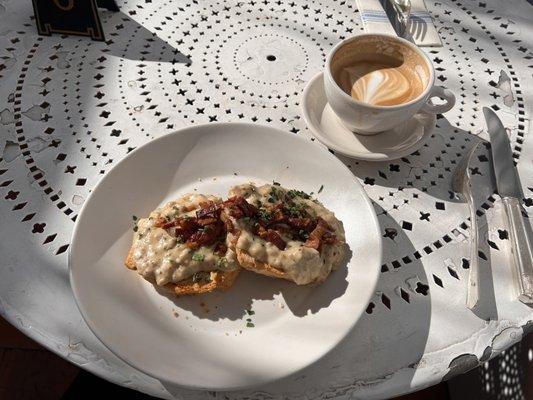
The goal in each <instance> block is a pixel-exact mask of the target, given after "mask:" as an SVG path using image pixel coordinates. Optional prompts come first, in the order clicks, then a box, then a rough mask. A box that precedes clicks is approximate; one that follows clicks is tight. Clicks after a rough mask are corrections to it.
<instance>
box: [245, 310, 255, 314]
mask: <svg viewBox="0 0 533 400" xmlns="http://www.w3.org/2000/svg"><path fill="white" fill-rule="evenodd" d="M246 313H247V314H248V315H254V314H255V311H254V310H246Z"/></svg>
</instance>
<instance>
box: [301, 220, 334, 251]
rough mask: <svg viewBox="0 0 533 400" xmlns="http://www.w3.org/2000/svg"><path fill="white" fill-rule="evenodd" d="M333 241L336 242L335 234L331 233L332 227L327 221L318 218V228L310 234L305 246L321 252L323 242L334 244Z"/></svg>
mask: <svg viewBox="0 0 533 400" xmlns="http://www.w3.org/2000/svg"><path fill="white" fill-rule="evenodd" d="M332 240H335V233H333V232H332V231H331V227H330V226H329V225H328V223H327V222H326V221H324V220H323V219H322V218H320V217H318V218H317V224H316V227H315V229H313V231H312V232H311V233H310V234H309V239H307V241H306V242H305V243H304V246H306V247H311V248H313V249H315V250H318V251H320V247H321V245H322V242H324V243H332Z"/></svg>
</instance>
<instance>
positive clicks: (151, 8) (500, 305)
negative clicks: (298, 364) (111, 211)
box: [0, 0, 533, 399]
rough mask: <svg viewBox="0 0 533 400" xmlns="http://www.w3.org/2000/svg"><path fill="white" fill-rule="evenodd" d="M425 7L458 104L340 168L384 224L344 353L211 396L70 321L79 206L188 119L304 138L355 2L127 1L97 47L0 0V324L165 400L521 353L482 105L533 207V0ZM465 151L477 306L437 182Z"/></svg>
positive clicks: (326, 394) (403, 378)
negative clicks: (476, 232)
mask: <svg viewBox="0 0 533 400" xmlns="http://www.w3.org/2000/svg"><path fill="white" fill-rule="evenodd" d="M428 7H429V9H430V12H431V14H432V16H433V17H434V18H435V23H436V26H437V28H438V30H439V32H440V35H441V37H442V39H443V43H444V47H442V48H435V49H430V48H426V51H427V52H428V54H429V55H430V57H431V58H432V59H433V62H434V64H435V67H436V74H437V83H438V84H440V85H443V86H446V87H447V88H449V89H451V90H452V91H453V92H454V93H455V94H456V96H457V104H456V106H455V108H454V109H453V110H452V111H450V112H449V113H447V114H446V115H444V116H439V118H438V121H437V128H436V130H435V132H434V133H433V134H432V135H431V138H430V139H429V140H428V141H427V143H425V144H424V146H423V147H422V148H421V149H420V150H419V151H417V152H415V153H414V154H412V155H410V156H409V157H405V158H402V159H399V160H395V161H392V162H380V163H370V162H361V161H359V162H358V161H356V160H351V159H348V158H343V157H340V158H341V159H342V161H343V162H345V163H346V165H347V166H348V167H349V168H350V169H351V170H352V171H353V173H354V175H355V176H356V177H357V179H359V180H360V181H361V183H362V184H363V185H364V187H365V189H366V191H367V193H368V194H369V196H370V197H371V199H372V200H373V202H374V206H375V209H376V212H377V214H378V217H379V222H380V226H381V230H382V236H383V245H384V262H383V265H382V266H381V272H382V273H381V276H380V280H379V282H378V287H377V291H376V293H375V295H374V298H373V299H372V301H371V302H370V303H369V305H368V308H367V309H366V313H365V314H364V316H363V317H362V318H361V319H360V320H359V322H358V323H357V325H356V327H355V329H354V331H353V332H352V333H351V334H350V335H349V337H348V338H347V339H346V340H344V341H343V342H342V344H341V345H340V346H338V347H337V348H336V349H334V350H333V351H332V352H331V353H330V354H328V355H327V356H326V357H325V358H324V359H322V360H321V361H320V362H318V363H317V364H315V365H313V366H311V367H309V368H307V369H306V370H304V371H302V372H301V373H298V374H297V375H295V376H292V377H290V378H287V379H285V380H283V381H281V382H277V383H276V384H271V385H268V386H265V387H262V388H258V389H255V390H246V391H238V392H232V393H213V392H209V393H205V392H194V391H189V390H185V389H179V388H173V387H171V386H169V385H167V384H165V383H162V382H159V381H156V380H154V379H152V378H150V377H148V376H146V375H144V374H142V373H141V372H138V371H136V370H133V369H132V368H130V367H129V366H127V365H126V364H124V363H123V362H121V361H120V360H119V359H117V358H116V357H115V356H113V355H112V354H111V353H110V352H109V351H108V350H107V349H106V348H105V347H104V346H103V345H102V344H101V343H100V342H99V341H98V340H97V339H96V338H95V337H94V335H92V333H91V332H90V331H89V329H88V328H87V326H86V325H85V324H84V322H83V320H82V319H81V316H80V314H79V312H78V310H77V308H76V305H75V302H74V299H73V297H72V293H71V290H70V286H69V282H68V271H67V253H68V251H67V250H68V246H69V240H70V234H71V231H72V227H73V225H74V221H75V220H76V216H77V213H78V212H79V210H80V207H81V206H82V204H83V202H84V200H85V199H86V198H87V196H88V195H89V193H90V191H91V188H92V187H94V185H95V184H96V183H97V182H98V180H99V179H100V178H101V177H102V175H103V174H104V173H105V172H106V171H108V170H109V169H110V168H111V167H112V166H113V165H114V164H115V163H116V162H117V161H118V160H120V159H121V158H122V157H124V156H125V155H126V154H128V153H129V152H130V151H132V150H133V149H135V148H136V147H138V146H140V145H142V144H143V143H146V142H147V141H149V140H150V139H152V138H154V137H157V136H160V135H164V134H166V133H168V132H171V131H173V130H176V129H179V128H181V127H184V126H189V125H192V124H199V123H210V122H217V121H219V122H220V121H247V122H250V121H252V122H255V123H258V124H270V125H273V126H277V127H279V128H281V129H284V130H286V131H289V132H292V133H294V134H298V135H304V136H305V137H308V138H309V140H314V139H313V138H312V136H311V134H310V132H309V131H308V129H307V128H306V125H305V122H304V121H303V120H302V118H301V112H300V101H301V94H302V90H303V87H304V85H305V83H306V82H307V81H308V80H309V79H310V78H311V77H312V76H314V75H315V74H316V73H318V72H319V71H320V70H321V69H322V66H323V63H324V59H325V55H326V54H327V52H328V51H329V49H330V48H331V47H332V46H333V45H334V44H335V43H337V42H338V41H340V40H341V39H343V38H345V37H348V36H350V35H352V34H355V33H358V32H361V31H362V25H361V21H360V17H359V14H358V13H357V10H356V8H355V2H354V1H334V0H323V1H319V0H310V1H296V0H277V1H274V0H247V1H241V2H237V1H235V0H231V1H220V2H218V1H212V0H206V1H196V0H183V1H170V0H168V1H160V2H158V1H150V0H143V1H134V0H126V1H123V2H122V3H121V4H120V9H121V12H119V13H109V12H102V13H101V15H102V20H103V21H102V22H103V25H104V30H105V32H106V35H107V41H106V42H104V43H99V42H92V41H90V40H88V39H86V38H77V37H58V36H54V37H40V36H38V35H37V34H36V30H35V26H34V21H33V17H32V10H31V5H30V4H29V2H19V1H15V0H7V1H6V0H3V1H0V20H1V26H0V232H1V238H2V240H0V254H2V260H1V261H0V265H1V268H0V313H1V314H2V315H3V316H4V317H5V318H7V319H8V320H9V321H10V322H11V323H13V324H14V325H15V326H16V327H18V328H19V329H20V330H22V331H23V332H25V333H26V334H27V335H29V336H31V337H32V338H34V339H36V340H37V341H39V342H40V343H42V344H44V345H45V346H47V347H48V348H49V349H51V350H52V351H54V352H56V353H58V354H60V355H62V356H63V357H65V358H67V359H68V360H70V361H71V362H73V363H75V364H77V365H79V366H81V367H83V368H86V369H88V370H90V371H92V372H93V373H95V374H98V375H100V376H103V377H105V378H107V379H110V380H112V381H114V382H116V383H119V384H121V385H125V386H128V387H132V388H136V389H138V390H141V391H143V392H146V393H150V394H153V395H157V396H161V397H166V398H170V397H172V396H176V397H178V398H205V396H206V395H209V396H210V397H213V398H230V399H269V398H284V397H290V398H296V399H299V398H301V399H303V398H311V399H318V398H332V397H336V398H380V397H385V396H392V395H396V394H400V393H403V392H407V391H412V390H414V389H416V388H421V387H425V386H428V385H431V384H434V383H436V382H439V381H441V380H443V379H446V378H449V377H451V376H453V375H455V374H459V373H461V372H464V371H466V370H467V369H470V368H473V367H474V366H477V365H478V364H479V363H482V362H484V361H486V360H488V359H489V358H491V357H494V356H496V355H497V354H499V353H500V352H502V351H503V350H504V349H506V348H507V347H508V346H510V345H511V344H513V343H515V342H517V341H519V340H520V339H521V337H522V336H523V334H524V333H526V332H527V331H529V330H530V329H531V326H532V325H531V321H532V320H533V312H532V311H531V309H530V308H528V307H526V306H525V305H523V304H521V303H519V302H517V301H516V300H514V297H513V290H512V287H513V283H512V282H513V280H512V271H511V266H510V256H511V253H510V245H509V234H508V231H507V229H506V227H505V223H504V220H503V217H502V212H503V208H502V205H501V202H500V199H499V197H498V195H497V193H496V192H495V186H494V182H493V177H492V175H491V170H490V143H489V142H488V137H487V134H486V132H485V131H484V128H485V123H484V121H483V118H482V114H481V108H482V107H483V106H490V107H492V108H493V109H494V110H497V112H498V114H499V115H500V116H501V118H502V120H503V121H504V123H505V124H506V126H507V127H508V130H509V134H510V136H511V142H512V146H513V151H514V155H515V159H516V162H517V167H518V171H519V174H520V178H521V182H522V186H523V191H524V208H525V210H526V211H527V212H529V215H531V213H532V212H533V174H532V173H531V172H532V171H533V168H532V161H533V143H532V141H533V139H532V136H531V134H530V131H531V121H530V118H531V113H532V105H533V84H532V82H533V80H532V77H533V52H532V51H531V49H533V24H531V20H530V18H531V16H532V15H533V8H532V7H531V6H530V5H528V4H527V3H525V2H523V1H517V0H514V1H511V2H505V3H504V2H501V3H499V2H496V1H495V0H493V1H473V2H467V1H464V2H462V1H458V0H446V1H434V0H430V1H428ZM528 22H529V24H528ZM476 140H481V141H482V142H483V145H482V146H479V148H478V150H477V152H476V154H475V157H474V161H475V162H474V165H472V172H473V173H474V185H475V197H476V205H477V209H478V211H477V214H478V218H479V221H480V225H481V230H482V232H481V235H482V236H481V237H482V240H481V247H480V250H479V257H480V261H481V274H482V279H483V282H484V283H483V285H482V287H481V293H482V299H481V301H482V305H481V307H480V309H479V310H478V311H477V312H476V313H472V312H471V311H469V310H468V309H467V308H466V307H465V288H466V280H467V275H468V268H469V260H468V249H469V238H468V237H469V220H468V208H467V206H466V204H465V203H464V202H462V201H461V200H460V199H458V198H457V197H456V196H455V195H454V193H453V192H451V189H450V182H451V176H452V173H453V170H454V168H455V166H456V165H457V164H458V162H459V160H461V158H462V157H463V156H464V155H465V154H466V152H467V151H468V149H469V148H470V147H471V146H472V145H473V144H474V143H475V141H476ZM317 145H320V144H319V143H317ZM317 168H320V166H319V165H317ZM332 179H334V177H332ZM132 184H135V182H132ZM324 190H327V182H324ZM112 206H117V207H119V206H120V204H115V205H112ZM243 368H246V366H243ZM206 379H208V378H206Z"/></svg>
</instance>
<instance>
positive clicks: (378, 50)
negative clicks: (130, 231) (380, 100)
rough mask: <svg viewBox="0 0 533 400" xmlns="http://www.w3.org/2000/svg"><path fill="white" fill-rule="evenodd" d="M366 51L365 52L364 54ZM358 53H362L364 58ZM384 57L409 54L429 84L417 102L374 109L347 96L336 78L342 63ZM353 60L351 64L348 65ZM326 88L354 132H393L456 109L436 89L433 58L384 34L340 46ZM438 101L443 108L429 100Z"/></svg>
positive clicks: (328, 69)
mask: <svg viewBox="0 0 533 400" xmlns="http://www.w3.org/2000/svg"><path fill="white" fill-rule="evenodd" d="M363 49H364V50H363ZM358 52H361V53H360V54H359V53H358ZM369 52H370V53H371V54H370V55H371V56H375V57H378V58H379V57H381V56H382V55H383V57H386V56H390V55H391V54H392V55H394V54H405V57H410V59H411V60H414V61H410V63H411V64H409V65H415V61H416V63H418V62H420V63H421V64H422V65H416V66H415V67H414V68H415V69H416V72H417V74H419V75H418V76H419V77H421V79H422V80H423V84H425V87H424V89H423V90H422V92H421V93H420V94H419V95H418V96H417V97H415V98H414V99H412V100H410V101H407V102H405V103H400V104H395V105H373V104H369V103H365V102H362V101H359V100H355V99H354V98H353V97H352V96H351V95H350V94H348V93H347V92H345V91H344V90H343V89H342V88H341V86H340V85H339V83H338V82H337V80H336V78H337V79H339V78H338V76H337V77H336V78H335V77H334V74H337V75H338V73H339V68H341V67H339V65H342V63H343V62H344V63H348V62H353V61H354V60H355V61H357V57H361V58H363V57H366V56H368V55H369ZM348 60H349V61H348ZM324 88H325V91H326V97H327V99H328V102H329V105H330V106H331V108H332V109H333V111H334V112H335V114H337V116H338V117H339V119H340V120H341V122H342V123H343V124H344V125H345V126H346V127H347V128H348V129H350V130H351V131H353V132H356V133H360V134H364V135H372V134H376V133H379V132H383V131H386V130H389V129H392V128H394V127H396V126H398V125H399V124H401V123H402V122H405V121H407V120H409V119H410V118H412V117H413V116H414V115H415V114H417V113H418V112H425V113H431V114H441V113H445V112H446V111H449V110H450V109H452V107H453V106H454V104H455V96H454V95H453V93H452V92H451V91H449V90H448V89H445V88H443V87H441V86H435V69H434V67H433V63H432V62H431V60H430V59H429V57H428V56H427V55H426V54H425V53H424V52H423V51H422V50H421V49H419V48H418V47H417V46H416V45H414V44H413V43H411V42H408V41H407V40H405V39H402V38H399V37H396V36H391V35H383V34H362V35H356V36H353V37H350V38H348V39H345V40H343V41H342V42H340V43H339V44H337V45H336V46H335V47H334V48H333V49H332V50H331V52H330V53H329V55H328V57H327V59H326V67H325V71H324ZM433 97H438V98H440V99H441V100H443V101H444V103H443V104H438V105H435V104H431V103H430V102H429V100H430V99H431V98H433Z"/></svg>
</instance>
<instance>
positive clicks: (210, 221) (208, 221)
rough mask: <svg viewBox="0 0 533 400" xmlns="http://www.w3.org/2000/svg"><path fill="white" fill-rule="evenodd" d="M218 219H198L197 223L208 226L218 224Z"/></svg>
mask: <svg viewBox="0 0 533 400" xmlns="http://www.w3.org/2000/svg"><path fill="white" fill-rule="evenodd" d="M217 221H218V219H216V218H213V217H205V218H197V219H196V223H197V224H198V225H200V226H206V225H211V224H215V223H217Z"/></svg>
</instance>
